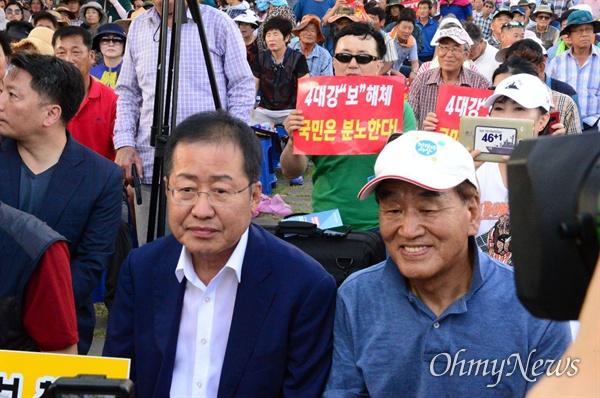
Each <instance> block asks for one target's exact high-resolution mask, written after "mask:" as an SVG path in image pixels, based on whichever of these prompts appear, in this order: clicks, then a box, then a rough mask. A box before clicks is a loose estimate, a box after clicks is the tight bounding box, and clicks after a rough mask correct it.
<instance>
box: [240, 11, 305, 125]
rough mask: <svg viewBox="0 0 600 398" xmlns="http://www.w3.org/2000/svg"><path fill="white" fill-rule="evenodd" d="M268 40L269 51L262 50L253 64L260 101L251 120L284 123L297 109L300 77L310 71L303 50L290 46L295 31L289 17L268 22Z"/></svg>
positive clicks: (255, 122) (265, 28)
mask: <svg viewBox="0 0 600 398" xmlns="http://www.w3.org/2000/svg"><path fill="white" fill-rule="evenodd" d="M263 33H264V40H265V42H266V43H267V46H268V48H269V49H268V50H266V51H261V52H259V53H258V57H257V58H256V60H255V61H254V64H253V65H252V73H253V74H254V81H255V83H256V92H257V94H258V93H259V92H260V102H259V104H258V107H257V108H256V109H254V114H253V116H252V121H251V123H252V124H253V125H254V124H262V123H270V124H273V125H275V124H281V123H283V121H284V120H285V118H286V117H287V115H288V114H289V113H290V111H291V110H292V109H295V108H296V91H297V90H298V79H301V78H303V77H305V76H307V77H308V76H309V74H308V65H307V64H306V58H304V55H303V54H302V53H301V52H299V51H294V50H292V49H291V48H287V43H288V42H289V40H290V36H291V34H292V24H291V22H290V21H289V20H288V19H285V18H282V17H274V18H271V19H269V20H268V21H267V22H265V24H264V29H263Z"/></svg>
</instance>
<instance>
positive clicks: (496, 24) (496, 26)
mask: <svg viewBox="0 0 600 398" xmlns="http://www.w3.org/2000/svg"><path fill="white" fill-rule="evenodd" d="M511 20H512V18H511V17H509V16H508V15H507V14H500V15H499V16H497V17H496V18H494V20H493V21H492V23H491V24H490V28H491V29H492V32H494V33H495V34H496V36H498V37H499V36H500V32H501V31H502V25H504V24H505V23H507V22H509V21H511Z"/></svg>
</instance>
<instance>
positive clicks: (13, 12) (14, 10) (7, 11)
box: [6, 8, 21, 15]
mask: <svg viewBox="0 0 600 398" xmlns="http://www.w3.org/2000/svg"><path fill="white" fill-rule="evenodd" d="M6 13H7V14H17V15H19V14H21V10H19V9H18V8H17V9H12V8H7V9H6Z"/></svg>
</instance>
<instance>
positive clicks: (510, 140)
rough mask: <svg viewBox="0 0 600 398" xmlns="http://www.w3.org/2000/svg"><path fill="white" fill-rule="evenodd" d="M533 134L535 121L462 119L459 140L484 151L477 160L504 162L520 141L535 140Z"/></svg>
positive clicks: (495, 118)
mask: <svg viewBox="0 0 600 398" xmlns="http://www.w3.org/2000/svg"><path fill="white" fill-rule="evenodd" d="M533 132H534V123H533V120H525V119H504V118H497V117H471V116H463V117H461V118H460V129H459V136H458V141H459V142H460V143H461V144H463V145H464V146H465V147H467V148H471V150H476V149H479V150H480V151H481V154H479V155H478V156H477V157H476V158H475V160H477V161H484V162H497V163H503V162H504V159H503V157H504V156H510V155H511V154H512V151H513V150H514V149H515V146H516V145H517V144H518V143H519V142H520V141H521V140H523V139H527V138H533V136H534V135H533Z"/></svg>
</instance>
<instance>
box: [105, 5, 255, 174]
mask: <svg viewBox="0 0 600 398" xmlns="http://www.w3.org/2000/svg"><path fill="white" fill-rule="evenodd" d="M200 10H201V14H202V19H203V22H204V29H205V31H206V37H207V40H208V43H209V46H210V52H211V58H212V64H213V69H214V72H215V77H216V80H217V86H218V88H219V93H220V97H221V102H222V106H223V109H225V110H229V112H230V113H231V114H232V115H233V116H235V117H238V118H240V119H242V120H244V121H249V119H250V111H251V110H252V108H253V106H254V93H255V86H254V77H253V76H252V72H251V71H250V66H249V65H248V61H247V60H246V46H245V45H244V42H243V40H242V36H241V35H240V33H239V29H238V28H237V26H236V25H235V22H233V20H232V19H231V18H229V17H228V16H227V14H225V13H223V12H221V11H219V10H217V9H214V8H212V7H209V6H204V5H200ZM187 18H188V21H187V23H185V24H182V26H181V43H182V44H181V47H180V51H181V52H180V57H179V89H178V97H177V121H176V123H180V122H181V121H183V119H185V118H186V117H188V116H190V115H192V114H195V113H197V112H201V111H208V110H214V109H215V105H214V102H213V96H212V92H211V89H210V83H209V81H208V77H207V72H206V65H205V63H204V56H203V54H202V46H201V44H200V38H199V37H198V28H197V26H196V24H195V23H194V22H193V20H192V17H191V15H190V12H189V10H188V12H187ZM160 23H161V22H160V17H159V15H158V13H157V12H156V9H155V8H152V9H150V10H149V11H147V12H144V13H143V14H141V15H140V16H138V17H137V18H135V19H134V20H133V21H132V23H131V27H130V29H129V34H128V35H127V46H126V48H125V56H124V60H123V66H122V67H121V74H120V75H119V80H118V82H117V86H116V87H115V92H116V93H117V95H118V96H119V100H118V101H117V121H116V123H115V135H114V138H113V141H114V144H115V148H116V149H119V148H121V147H124V146H131V147H135V148H136V149H137V151H138V153H139V155H140V157H141V159H142V167H143V176H144V177H143V180H142V183H143V184H150V183H151V182H152V166H153V164H154V148H153V147H151V146H150V128H151V126H152V120H153V111H154V97H155V95H154V94H155V86H156V73H157V59H158V44H159V41H160ZM170 47H171V29H170V28H169V32H168V39H167V49H166V51H167V58H168V54H169V52H170ZM167 64H168V59H167ZM138 120H139V128H138Z"/></svg>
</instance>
